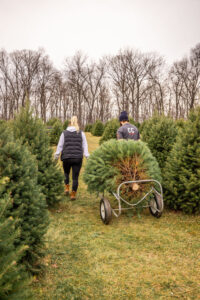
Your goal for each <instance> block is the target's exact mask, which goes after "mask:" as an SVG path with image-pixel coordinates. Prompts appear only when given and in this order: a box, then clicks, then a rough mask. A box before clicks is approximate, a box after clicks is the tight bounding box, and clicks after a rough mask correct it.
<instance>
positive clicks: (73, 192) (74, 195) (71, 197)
mask: <svg viewBox="0 0 200 300" xmlns="http://www.w3.org/2000/svg"><path fill="white" fill-rule="evenodd" d="M70 199H71V200H76V192H75V191H72V192H71V194H70Z"/></svg>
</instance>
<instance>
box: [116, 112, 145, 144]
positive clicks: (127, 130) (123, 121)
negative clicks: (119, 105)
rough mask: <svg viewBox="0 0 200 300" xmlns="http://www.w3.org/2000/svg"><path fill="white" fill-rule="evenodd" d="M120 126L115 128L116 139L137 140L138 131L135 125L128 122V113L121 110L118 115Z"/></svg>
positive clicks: (138, 137)
mask: <svg viewBox="0 0 200 300" xmlns="http://www.w3.org/2000/svg"><path fill="white" fill-rule="evenodd" d="M119 121H120V125H121V127H120V128H119V129H118V130H117V139H118V140H120V139H124V140H135V141H137V140H139V139H140V133H139V131H138V129H137V127H136V126H134V125H132V124H130V123H129V120H128V115H127V112H126V111H122V112H121V114H120V116H119Z"/></svg>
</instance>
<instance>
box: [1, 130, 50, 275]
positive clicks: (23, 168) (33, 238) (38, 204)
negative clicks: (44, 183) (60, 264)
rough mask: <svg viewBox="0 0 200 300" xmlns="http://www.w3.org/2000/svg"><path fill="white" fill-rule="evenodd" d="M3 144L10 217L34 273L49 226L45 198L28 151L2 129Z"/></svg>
mask: <svg viewBox="0 0 200 300" xmlns="http://www.w3.org/2000/svg"><path fill="white" fill-rule="evenodd" d="M0 143H1V148H0V169H1V170H2V176H3V177H8V178H9V179H10V180H9V182H7V183H6V185H5V188H6V189H7V190H8V191H9V193H10V195H11V197H12V199H13V206H12V207H10V208H9V213H8V216H11V217H13V219H14V220H15V222H16V226H17V228H20V231H21V233H20V236H19V237H18V239H17V241H16V245H28V249H27V251H26V255H25V257H24V261H25V263H26V266H27V267H28V268H29V269H30V270H32V271H34V270H36V267H35V266H34V265H35V263H36V262H37V260H38V258H39V256H40V255H41V247H42V246H43V236H44V234H45V233H46V230H47V225H48V213H47V209H46V201H45V197H44V195H43V194H42V193H41V191H40V187H39V186H38V184H37V182H38V169H37V162H36V160H35V158H34V157H33V155H31V153H30V152H29V151H28V149H27V147H26V146H25V145H21V143H20V142H19V141H16V140H14V138H13V135H12V132H11V131H10V130H9V129H8V128H6V127H5V126H1V125H0Z"/></svg>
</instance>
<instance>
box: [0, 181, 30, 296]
mask: <svg viewBox="0 0 200 300" xmlns="http://www.w3.org/2000/svg"><path fill="white" fill-rule="evenodd" d="M8 180H9V179H8V178H1V180H0V299H2V300H19V299H21V300H23V299H30V298H31V294H30V293H29V289H28V284H29V279H28V275H27V274H26V272H25V270H24V266H23V265H22V264H20V263H19V261H20V260H21V258H22V256H23V255H24V253H25V251H26V249H27V247H26V246H19V247H16V246H15V241H16V240H17V239H18V238H19V235H20V232H19V230H16V228H15V221H14V219H13V218H12V217H6V215H8V214H9V213H8V210H9V208H10V207H12V201H11V199H10V198H9V197H10V195H9V193H8V191H6V190H5V183H6V182H7V181H8Z"/></svg>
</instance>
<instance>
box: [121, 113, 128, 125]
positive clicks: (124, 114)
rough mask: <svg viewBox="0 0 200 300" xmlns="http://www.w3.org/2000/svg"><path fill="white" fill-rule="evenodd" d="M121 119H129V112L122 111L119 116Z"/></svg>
mask: <svg viewBox="0 0 200 300" xmlns="http://www.w3.org/2000/svg"><path fill="white" fill-rule="evenodd" d="M119 121H120V122H122V121H128V115H127V112H126V111H122V112H121V114H120V116H119Z"/></svg>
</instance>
